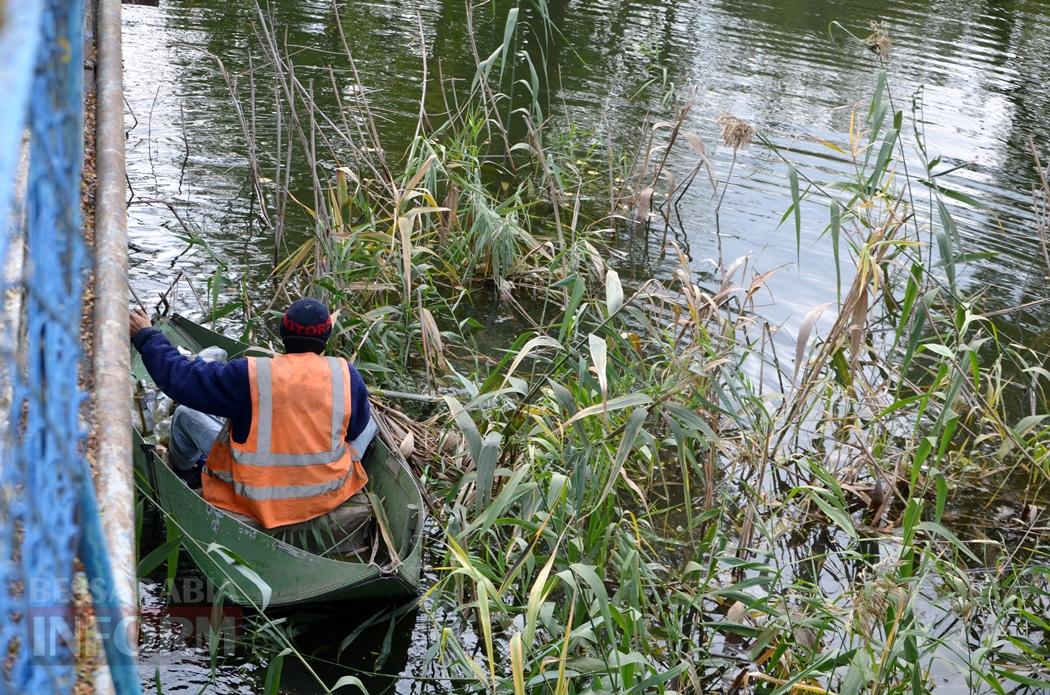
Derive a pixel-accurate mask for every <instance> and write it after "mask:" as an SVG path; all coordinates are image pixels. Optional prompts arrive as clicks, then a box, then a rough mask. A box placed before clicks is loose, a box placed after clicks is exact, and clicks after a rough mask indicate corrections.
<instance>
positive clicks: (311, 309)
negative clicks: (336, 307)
mask: <svg viewBox="0 0 1050 695" xmlns="http://www.w3.org/2000/svg"><path fill="white" fill-rule="evenodd" d="M331 335H332V316H331V314H329V313H328V307H326V306H325V305H324V304H322V303H321V302H319V301H317V300H316V299H312V298H310V297H303V298H302V299H299V300H296V301H294V302H292V304H291V306H289V307H288V309H287V310H286V311H285V312H284V316H283V317H282V318H281V339H282V340H284V350H285V352H289V353H294V352H316V353H317V354H321V353H322V352H324V346H325V343H327V342H328V338H329V336H331Z"/></svg>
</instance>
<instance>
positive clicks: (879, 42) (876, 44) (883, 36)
mask: <svg viewBox="0 0 1050 695" xmlns="http://www.w3.org/2000/svg"><path fill="white" fill-rule="evenodd" d="M864 43H866V44H868V48H870V49H871V50H873V51H875V52H876V53H878V54H879V57H880V58H882V59H883V60H889V59H890V50H891V49H892V48H893V42H891V41H890V35H889V33H887V31H886V30H885V28H883V26H882V25H881V24H879V23H878V22H872V23H871V35H870V36H869V37H868V38H866V39H864Z"/></svg>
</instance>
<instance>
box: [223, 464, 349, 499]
mask: <svg viewBox="0 0 1050 695" xmlns="http://www.w3.org/2000/svg"><path fill="white" fill-rule="evenodd" d="M351 473H353V469H351V470H350V471H349V472H348V473H347V474H346V475H345V476H343V477H342V478H340V479H339V480H333V481H331V482H329V483H322V484H320V485H289V486H285V487H253V486H251V485H245V484H244V483H240V482H237V481H236V480H234V479H233V476H232V475H231V474H230V473H228V472H226V471H217V470H212V469H210V468H209V469H208V474H209V475H211V476H212V477H214V478H218V479H219V480H221V481H222V482H224V483H226V484H227V485H232V486H233V490H234V492H236V493H237V494H238V495H240V496H241V497H244V498H246V499H250V500H260V501H265V500H289V499H295V498H297V497H315V496H317V495H323V494H325V493H326V492H332V491H334V490H338V489H339V488H341V487H342V486H343V485H344V484H346V479H347V478H348V477H350V474H351Z"/></svg>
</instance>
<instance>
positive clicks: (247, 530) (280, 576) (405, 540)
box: [132, 315, 423, 606]
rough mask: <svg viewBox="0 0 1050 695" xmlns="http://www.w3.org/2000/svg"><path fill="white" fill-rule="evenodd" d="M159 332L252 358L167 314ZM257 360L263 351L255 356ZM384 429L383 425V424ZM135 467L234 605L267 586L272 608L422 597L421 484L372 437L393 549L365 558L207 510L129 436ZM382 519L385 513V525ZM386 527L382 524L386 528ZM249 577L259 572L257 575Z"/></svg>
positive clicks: (146, 490)
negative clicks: (317, 548)
mask: <svg viewBox="0 0 1050 695" xmlns="http://www.w3.org/2000/svg"><path fill="white" fill-rule="evenodd" d="M156 327H157V328H158V329H160V330H161V331H163V332H164V334H165V335H167V336H168V338H169V339H170V340H171V341H172V343H173V344H175V345H178V346H181V347H184V348H186V349H188V350H190V351H191V352H194V353H195V352H198V351H199V350H200V349H202V348H203V347H207V346H211V345H216V346H218V347H221V348H223V349H224V350H226V352H227V353H228V355H229V356H230V358H231V359H232V358H234V357H239V356H242V355H244V354H253V352H255V351H254V350H252V349H250V348H249V347H248V346H247V345H244V344H242V343H239V342H237V341H235V340H231V339H230V338H227V337H225V336H223V335H221V334H219V333H215V332H214V331H211V330H208V329H207V328H204V327H203V326H200V325H198V324H196V323H193V322H192V321H190V320H188V319H186V318H184V317H181V316H178V315H176V316H173V317H171V318H168V319H164V320H162V321H159V322H158V323H157V325H156ZM256 354H264V353H263V352H261V351H259V352H257V353H256ZM132 374H133V376H134V378H135V379H136V380H138V379H145V380H146V381H147V382H149V381H150V377H149V374H148V373H146V370H145V367H144V366H143V364H142V360H141V358H140V357H139V356H138V354H137V353H136V354H135V355H134V358H133V362H132ZM380 429H382V428H380ZM134 437H135V444H136V446H135V467H136V470H137V471H138V473H139V475H137V476H136V477H137V479H138V481H139V486H140V488H141V489H142V492H143V494H148V495H149V496H150V497H152V498H154V499H156V501H157V502H158V504H159V506H160V507H161V509H162V510H163V512H164V513H165V517H166V523H168V524H175V526H176V527H177V528H179V529H180V530H181V533H182V534H183V543H182V544H183V547H184V548H185V549H186V551H187V552H188V553H189V555H190V557H191V558H192V559H193V561H194V562H195V563H196V564H197V566H198V567H199V568H200V569H201V571H202V572H203V573H204V575H205V576H206V577H207V578H208V580H209V581H210V582H212V584H213V585H215V586H223V585H225V587H226V588H225V591H226V592H227V595H228V596H230V597H231V598H232V599H233V600H234V601H236V602H238V603H243V604H254V605H261V604H262V603H263V602H264V594H265V593H266V590H265V589H264V588H262V587H260V585H259V584H260V583H259V581H258V580H259V579H261V580H262V582H263V583H265V585H266V586H267V587H268V588H269V592H270V596H269V605H272V606H282V605H291V604H300V603H312V602H325V601H339V600H349V599H363V598H377V597H390V596H404V595H411V594H414V593H417V592H418V589H419V572H420V566H421V562H422V531H423V500H422V496H421V494H420V482H419V480H418V479H417V478H416V476H415V475H414V474H413V473H412V471H411V469H410V468H409V467H408V464H407V462H406V461H405V460H404V457H403V456H401V455H400V452H397V451H396V450H395V451H391V449H390V448H389V447H388V446H387V444H386V443H385V442H383V441H381V437H379V436H377V437H376V439H375V440H374V441H373V443H372V445H371V447H369V453H368V455H367V456H366V458H365V460H364V466H365V470H366V471H367V473H368V478H369V482H368V486H367V487H366V491H367V492H369V493H370V496H371V497H372V500H373V505H375V504H376V503H378V504H379V506H380V507H381V510H382V514H379V515H377V516H379V517H380V518H381V520H380V524H381V525H382V526H383V530H384V531H385V532H384V533H381V534H378V535H380V536H383V545H384V546H385V547H386V548H387V549H388V550H389V546H391V545H393V546H395V547H394V550H393V551H392V552H387V551H384V552H380V553H377V554H375V556H374V557H372V559H371V560H370V561H355V560H350V559H345V560H344V559H333V558H330V557H322V556H320V555H315V554H313V553H311V552H308V551H306V550H302V549H300V548H297V547H295V546H292V545H289V544H288V543H285V542H282V541H281V540H278V539H276V538H274V537H272V536H270V535H268V534H266V533H265V532H263V531H261V530H258V529H255V528H252V527H250V526H248V525H246V524H244V523H242V522H240V521H238V520H237V519H235V518H233V517H232V516H230V515H228V514H226V513H225V512H223V511H222V510H220V509H218V508H216V507H213V506H212V505H210V504H208V503H207V502H206V501H205V500H204V499H203V498H202V497H201V496H200V495H199V494H197V493H196V492H195V491H193V490H192V489H190V488H189V487H187V485H186V484H185V483H184V482H183V481H182V480H181V479H180V478H179V477H178V476H176V475H175V474H174V473H173V472H172V471H171V469H170V468H169V467H168V466H167V464H166V463H165V462H164V461H162V460H161V459H160V457H159V456H157V455H156V452H155V451H154V449H153V447H151V446H149V445H148V444H146V443H144V441H143V439H142V438H141V437H140V436H139V433H138V432H137V431H136V432H135V435H134ZM382 517H385V519H383V518H382ZM384 522H385V523H384ZM254 575H257V577H256V576H254Z"/></svg>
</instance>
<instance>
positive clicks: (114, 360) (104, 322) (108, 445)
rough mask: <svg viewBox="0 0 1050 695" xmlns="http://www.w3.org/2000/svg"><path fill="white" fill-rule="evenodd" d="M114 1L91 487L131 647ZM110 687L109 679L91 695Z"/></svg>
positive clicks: (127, 367) (99, 35)
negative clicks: (93, 479)
mask: <svg viewBox="0 0 1050 695" xmlns="http://www.w3.org/2000/svg"><path fill="white" fill-rule="evenodd" d="M120 11H121V8H120V0H97V4H96V32H95V36H96V49H97V56H98V59H97V71H96V94H97V101H96V119H97V120H96V131H95V133H96V135H95V147H96V166H97V175H98V183H97V186H98V189H97V193H96V198H95V317H94V318H95V321H94V332H95V335H94V364H93V369H94V376H95V411H96V413H97V414H98V416H97V417H98V439H97V447H98V454H97V456H98V459H97V460H98V462H99V466H98V470H97V472H96V473H97V475H96V486H97V490H98V500H99V505H100V508H101V516H102V525H103V530H104V533H105V537H106V544H107V546H108V549H109V557H110V561H111V563H112V568H113V576H114V580H115V583H116V586H115V587H114V589H113V591H114V596H113V597H112V598H113V599H115V601H116V602H118V603H119V605H120V610H121V613H122V616H121V617H122V618H123V621H122V622H123V624H124V625H126V626H127V628H128V633H127V636H128V638H129V642H128V644H129V646H130V647H131V648H132V649H135V647H136V638H137V632H138V624H137V620H136V614H137V610H138V595H137V594H138V584H137V582H138V580H137V577H136V572H135V555H136V552H135V511H134V509H135V493H134V479H133V472H132V438H131V415H130V413H131V411H130V407H129V405H128V404H129V402H130V398H131V353H130V345H129V342H128V293H129V290H128V242H127V205H126V202H125V171H124V82H123V56H122V51H121V33H120V32H121V26H120ZM98 687H101V688H102V690H100V692H105V691H106V690H108V689H109V688H111V687H112V685H111V683H110V679H109V674H108V673H100V674H99V676H98V677H97V678H96V688H98Z"/></svg>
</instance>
